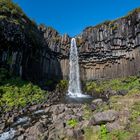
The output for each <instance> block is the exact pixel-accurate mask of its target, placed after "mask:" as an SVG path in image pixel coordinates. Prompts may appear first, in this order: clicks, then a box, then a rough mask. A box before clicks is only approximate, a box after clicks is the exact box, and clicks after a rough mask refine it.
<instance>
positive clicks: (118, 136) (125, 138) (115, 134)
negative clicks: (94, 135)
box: [106, 130, 132, 140]
mask: <svg viewBox="0 0 140 140" xmlns="http://www.w3.org/2000/svg"><path fill="white" fill-rule="evenodd" d="M131 137H132V134H131V133H130V132H127V131H125V130H121V131H120V130H118V131H112V132H111V133H108V134H107V136H106V138H107V139H106V140H130V139H131Z"/></svg>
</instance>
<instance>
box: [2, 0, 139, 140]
mask: <svg viewBox="0 0 140 140" xmlns="http://www.w3.org/2000/svg"><path fill="white" fill-rule="evenodd" d="M139 60H140V8H137V9H134V10H133V11H131V12H130V13H128V15H126V16H124V17H122V18H119V19H116V20H114V21H105V22H104V23H101V24H99V25H96V26H93V27H92V26H90V27H87V28H85V29H84V30H83V31H82V33H80V34H79V35H77V36H75V37H74V38H72V37H70V36H69V35H67V34H64V35H61V34H59V33H58V32H57V31H56V30H55V29H53V28H52V27H48V26H46V25H43V24H41V25H37V24H36V23H35V22H34V21H32V20H31V19H29V18H28V17H27V15H25V13H24V12H23V11H22V9H21V8H20V7H19V6H18V5H17V4H15V3H13V2H12V0H0V140H139V139H140V63H139ZM68 80H69V82H68ZM66 94H68V95H69V96H70V97H73V96H74V97H75V98H76V99H77V98H80V97H91V96H92V97H93V98H90V101H89V99H87V98H86V100H87V101H86V102H85V101H84V102H81V101H80V102H77V101H76V102H71V101H70V102H69V101H68V100H65V101H64V100H63V98H65V97H66ZM83 94H87V96H85V95H83Z"/></svg>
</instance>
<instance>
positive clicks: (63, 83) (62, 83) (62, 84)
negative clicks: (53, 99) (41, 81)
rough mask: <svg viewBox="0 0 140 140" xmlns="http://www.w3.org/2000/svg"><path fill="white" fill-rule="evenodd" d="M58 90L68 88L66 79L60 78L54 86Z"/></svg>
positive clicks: (62, 90)
mask: <svg viewBox="0 0 140 140" xmlns="http://www.w3.org/2000/svg"><path fill="white" fill-rule="evenodd" d="M56 88H57V90H58V91H59V92H65V91H66V90H67V88H68V81H67V80H60V81H59V83H58V84H57V86H56Z"/></svg>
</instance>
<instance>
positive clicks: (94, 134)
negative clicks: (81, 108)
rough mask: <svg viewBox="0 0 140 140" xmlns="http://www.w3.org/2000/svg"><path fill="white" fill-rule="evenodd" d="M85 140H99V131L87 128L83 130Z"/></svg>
mask: <svg viewBox="0 0 140 140" xmlns="http://www.w3.org/2000/svg"><path fill="white" fill-rule="evenodd" d="M84 132H85V135H84V137H85V140H99V131H98V130H97V129H96V128H95V127H88V128H85V129H84Z"/></svg>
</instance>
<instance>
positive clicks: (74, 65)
mask: <svg viewBox="0 0 140 140" xmlns="http://www.w3.org/2000/svg"><path fill="white" fill-rule="evenodd" d="M69 59H70V73H69V87H68V95H69V96H71V97H83V96H84V95H83V94H82V93H81V86H80V74H79V63H78V51H77V46H76V40H75V38H72V40H71V48H70V58H69Z"/></svg>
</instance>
